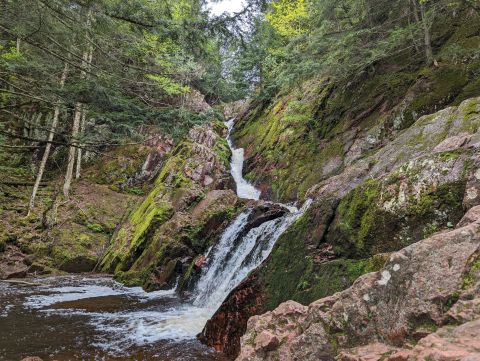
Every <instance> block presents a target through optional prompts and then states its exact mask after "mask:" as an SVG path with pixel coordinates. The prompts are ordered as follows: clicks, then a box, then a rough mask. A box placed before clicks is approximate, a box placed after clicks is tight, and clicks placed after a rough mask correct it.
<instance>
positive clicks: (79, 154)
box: [75, 46, 93, 179]
mask: <svg viewBox="0 0 480 361" xmlns="http://www.w3.org/2000/svg"><path fill="white" fill-rule="evenodd" d="M92 59H93V47H92V46H90V50H89V54H88V56H87V64H86V67H87V68H88V69H90V64H91V63H92ZM85 76H87V75H85ZM86 120H87V109H86V108H85V107H83V111H82V119H81V122H80V134H81V135H83V134H84V133H85V122H86ZM81 169H82V148H81V147H80V148H78V149H77V169H76V172H75V179H79V178H80V175H81Z"/></svg>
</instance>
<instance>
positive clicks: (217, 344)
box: [199, 277, 263, 356]
mask: <svg viewBox="0 0 480 361" xmlns="http://www.w3.org/2000/svg"><path fill="white" fill-rule="evenodd" d="M262 293H263V291H262V289H261V288H260V287H259V285H258V283H257V282H256V280H255V278H254V277H249V278H247V279H246V280H245V281H243V282H242V283H241V284H240V285H239V286H238V287H237V288H236V289H235V290H234V291H232V293H231V294H230V295H229V296H228V297H227V299H226V301H225V302H223V303H222V305H221V306H220V308H219V309H218V310H217V312H215V314H214V315H213V316H212V318H211V319H210V320H208V322H207V324H206V325H205V328H204V329H203V331H202V333H201V335H200V336H199V338H200V340H201V341H202V342H204V343H205V344H207V345H208V346H210V347H214V348H215V349H216V350H217V351H220V352H223V353H225V354H226V355H228V356H236V355H237V354H238V352H239V351H240V337H241V336H242V335H243V334H244V333H245V330H246V328H247V321H248V319H249V317H250V316H251V315H254V314H257V313H259V312H260V310H261V309H262V308H261V307H262Z"/></svg>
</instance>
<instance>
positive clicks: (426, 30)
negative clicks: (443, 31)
mask: <svg viewBox="0 0 480 361" xmlns="http://www.w3.org/2000/svg"><path fill="white" fill-rule="evenodd" d="M420 15H421V16H422V26H423V37H424V44H425V60H426V62H427V65H432V64H433V62H434V59H433V50H432V33H431V32H430V24H429V23H428V19H427V10H426V9H425V4H424V3H423V2H421V3H420Z"/></svg>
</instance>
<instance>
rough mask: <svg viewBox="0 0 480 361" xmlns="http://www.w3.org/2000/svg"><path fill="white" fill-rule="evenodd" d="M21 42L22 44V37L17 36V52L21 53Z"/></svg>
mask: <svg viewBox="0 0 480 361" xmlns="http://www.w3.org/2000/svg"><path fill="white" fill-rule="evenodd" d="M20 44H21V40H20V38H17V54H20Z"/></svg>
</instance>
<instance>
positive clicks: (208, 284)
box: [194, 119, 311, 315]
mask: <svg viewBox="0 0 480 361" xmlns="http://www.w3.org/2000/svg"><path fill="white" fill-rule="evenodd" d="M225 125H226V126H227V128H228V136H227V141H228V144H229V146H230V149H231V151H232V160H231V174H232V177H233V178H234V180H235V183H236V185H237V195H238V196H239V197H240V198H247V199H253V200H258V199H259V198H260V191H259V190H258V189H256V188H255V187H254V186H253V185H252V184H250V183H248V182H247V181H246V180H245V179H244V178H243V174H242V169H243V161H244V150H243V149H242V148H239V149H235V148H234V146H233V142H232V140H231V132H232V129H233V126H234V119H231V120H229V121H228V122H226V123H225ZM310 203H311V201H307V202H305V204H304V206H303V207H302V208H301V209H300V210H299V209H297V208H296V207H292V206H287V205H282V206H284V207H286V208H288V210H289V211H290V212H289V213H287V214H286V215H284V216H282V217H280V218H277V219H274V220H270V221H267V222H264V223H262V224H261V225H259V226H258V227H256V228H252V229H251V230H249V232H248V233H247V234H246V235H244V233H245V232H244V229H245V227H246V226H247V224H248V219H249V215H250V213H251V210H246V211H245V212H243V213H242V214H240V215H239V216H238V217H237V218H236V219H235V221H234V222H233V223H231V224H230V226H228V227H227V229H226V230H225V232H224V233H223V235H222V236H221V238H220V240H219V242H218V243H217V244H216V245H215V246H214V247H212V248H211V249H210V251H209V252H208V254H207V262H206V266H205V268H204V270H203V272H202V275H201V277H200V280H199V281H198V283H197V285H196V287H195V292H194V294H195V295H196V298H195V300H194V305H195V306H197V307H202V308H208V309H210V310H211V311H212V315H213V313H214V312H215V311H216V310H217V309H218V307H220V305H221V304H222V302H223V301H224V300H225V298H226V297H227V296H228V294H229V293H230V292H231V291H232V290H233V289H234V288H235V287H237V286H238V285H239V284H240V282H242V281H243V279H244V278H246V277H247V275H248V274H249V273H250V272H251V271H252V270H254V269H255V268H257V267H258V266H259V265H260V264H261V263H262V262H263V261H264V260H265V259H266V258H267V257H268V256H269V254H270V252H271V251H272V249H273V246H274V245H275V243H276V241H277V240H278V238H279V237H280V236H281V235H282V234H283V232H285V230H286V229H287V228H288V227H289V226H290V225H291V224H292V223H293V222H295V221H296V220H297V219H298V218H299V217H300V216H301V215H302V214H303V213H304V211H305V210H306V209H307V208H308V206H309V205H310Z"/></svg>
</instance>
